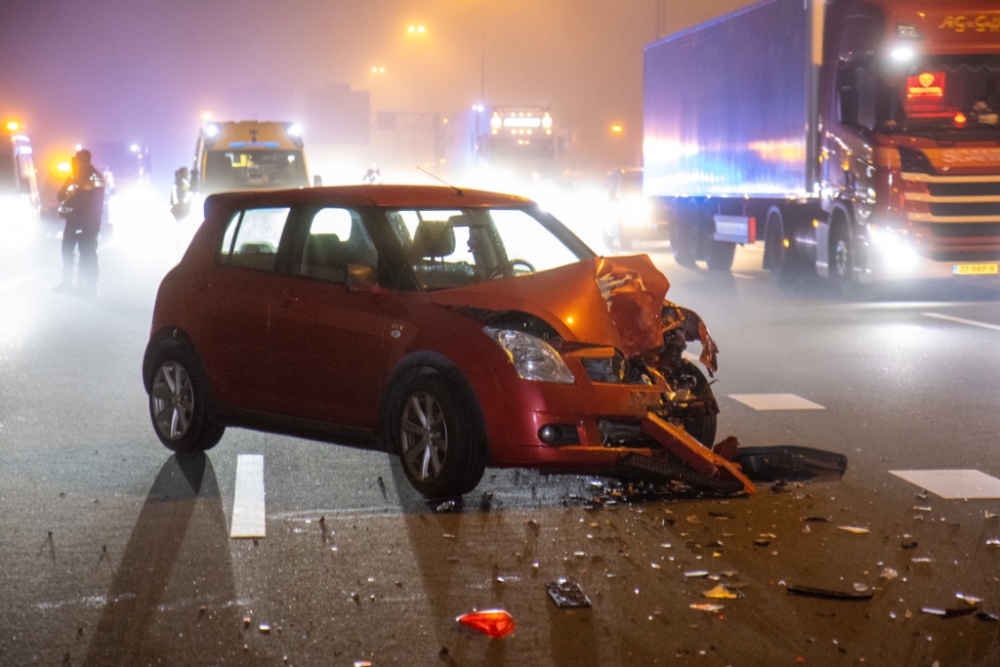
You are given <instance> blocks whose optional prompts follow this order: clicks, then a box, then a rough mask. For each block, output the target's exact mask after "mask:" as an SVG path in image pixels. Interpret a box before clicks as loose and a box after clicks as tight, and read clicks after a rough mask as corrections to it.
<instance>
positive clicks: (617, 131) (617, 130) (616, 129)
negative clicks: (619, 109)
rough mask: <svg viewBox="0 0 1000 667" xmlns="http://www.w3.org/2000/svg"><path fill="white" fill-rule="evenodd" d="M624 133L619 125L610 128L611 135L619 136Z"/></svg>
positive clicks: (623, 129)
mask: <svg viewBox="0 0 1000 667" xmlns="http://www.w3.org/2000/svg"><path fill="white" fill-rule="evenodd" d="M624 131H625V128H623V127H622V126H621V125H618V124H617V123H616V124H615V125H612V126H611V134H621V133H622V132H624Z"/></svg>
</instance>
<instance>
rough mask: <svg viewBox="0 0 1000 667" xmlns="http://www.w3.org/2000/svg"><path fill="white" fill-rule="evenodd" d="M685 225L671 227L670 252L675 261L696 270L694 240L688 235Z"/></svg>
mask: <svg viewBox="0 0 1000 667" xmlns="http://www.w3.org/2000/svg"><path fill="white" fill-rule="evenodd" d="M682 227H683V223H679V224H671V225H670V252H672V253H673V255H674V261H675V262H677V263H678V264H680V265H681V266H686V267H687V268H689V269H696V268H698V265H697V264H696V263H695V254H694V245H695V244H694V240H693V239H691V238H690V236H691V235H690V234H686V233H685V230H684V229H683V228H682Z"/></svg>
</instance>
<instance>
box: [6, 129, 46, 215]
mask: <svg viewBox="0 0 1000 667" xmlns="http://www.w3.org/2000/svg"><path fill="white" fill-rule="evenodd" d="M40 201H41V200H40V198H39V196H38V184H37V182H36V179H35V164H34V156H33V155H32V152H31V142H30V141H29V140H28V135H27V134H26V133H25V131H24V126H23V125H22V124H21V123H20V122H19V121H13V120H12V121H7V122H6V123H4V125H3V126H2V127H0V227H3V226H4V225H7V224H11V223H12V222H13V223H15V224H24V223H30V222H34V221H36V220H37V219H38V212H39V206H40Z"/></svg>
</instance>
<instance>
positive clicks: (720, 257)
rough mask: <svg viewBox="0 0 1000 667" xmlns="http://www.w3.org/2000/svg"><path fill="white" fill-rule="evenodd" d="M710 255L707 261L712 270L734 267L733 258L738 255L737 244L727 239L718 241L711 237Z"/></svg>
mask: <svg viewBox="0 0 1000 667" xmlns="http://www.w3.org/2000/svg"><path fill="white" fill-rule="evenodd" d="M708 244H709V245H708V256H707V257H706V258H705V263H706V264H708V268H709V270H711V271H728V270H729V269H731V268H733V259H734V258H735V257H736V244H735V243H729V242H727V241H716V240H715V239H709V241H708Z"/></svg>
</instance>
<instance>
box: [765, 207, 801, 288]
mask: <svg viewBox="0 0 1000 667" xmlns="http://www.w3.org/2000/svg"><path fill="white" fill-rule="evenodd" d="M764 247H765V251H766V252H767V253H768V255H769V259H770V264H771V266H770V267H769V268H770V269H771V275H772V276H773V277H774V281H775V282H776V283H778V284H779V285H789V284H791V283H793V282H794V281H795V280H796V278H798V276H799V275H800V274H801V273H802V271H801V266H800V263H799V262H798V261H797V260H798V257H797V256H796V255H795V254H794V253H793V252H791V249H790V248H786V247H785V229H784V221H783V220H782V218H781V215H780V214H778V213H776V212H772V213H771V215H770V216H769V217H768V220H767V239H765V246H764Z"/></svg>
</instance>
